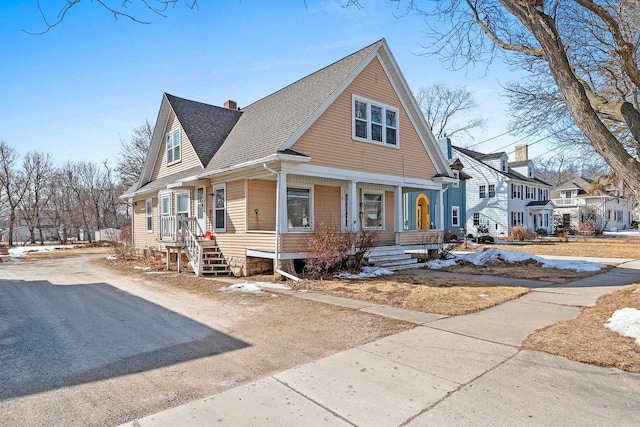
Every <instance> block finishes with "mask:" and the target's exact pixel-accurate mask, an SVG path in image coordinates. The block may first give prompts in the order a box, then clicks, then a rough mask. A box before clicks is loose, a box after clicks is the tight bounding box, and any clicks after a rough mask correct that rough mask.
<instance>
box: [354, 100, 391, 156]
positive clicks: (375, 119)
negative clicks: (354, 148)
mask: <svg viewBox="0 0 640 427" xmlns="http://www.w3.org/2000/svg"><path fill="white" fill-rule="evenodd" d="M398 116H399V110H398V109H397V108H395V107H391V106H389V105H385V104H382V103H379V102H376V101H372V100H370V99H366V98H362V97H357V96H353V139H358V140H363V141H367V142H373V143H376V144H385V145H390V146H393V147H397V146H398V118H399V117H398Z"/></svg>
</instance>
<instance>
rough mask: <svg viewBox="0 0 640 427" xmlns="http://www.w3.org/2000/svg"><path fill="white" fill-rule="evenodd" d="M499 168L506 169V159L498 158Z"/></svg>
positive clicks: (503, 170) (504, 170)
mask: <svg viewBox="0 0 640 427" xmlns="http://www.w3.org/2000/svg"><path fill="white" fill-rule="evenodd" d="M500 170H501V171H502V172H506V171H507V161H506V160H505V159H500Z"/></svg>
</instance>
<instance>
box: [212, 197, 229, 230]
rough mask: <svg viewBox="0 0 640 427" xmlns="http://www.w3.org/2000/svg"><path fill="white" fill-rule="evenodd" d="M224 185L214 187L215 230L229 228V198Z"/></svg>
mask: <svg viewBox="0 0 640 427" xmlns="http://www.w3.org/2000/svg"><path fill="white" fill-rule="evenodd" d="M225 190H226V189H225V187H224V186H220V187H214V189H213V227H214V229H215V231H218V232H220V231H226V229H227V212H226V210H227V199H226V191H225Z"/></svg>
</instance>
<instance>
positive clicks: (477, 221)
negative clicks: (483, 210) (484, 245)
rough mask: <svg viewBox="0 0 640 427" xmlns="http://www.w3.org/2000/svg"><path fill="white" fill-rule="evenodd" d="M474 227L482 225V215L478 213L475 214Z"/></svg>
mask: <svg viewBox="0 0 640 427" xmlns="http://www.w3.org/2000/svg"><path fill="white" fill-rule="evenodd" d="M473 225H480V213H479V212H476V213H474V214H473Z"/></svg>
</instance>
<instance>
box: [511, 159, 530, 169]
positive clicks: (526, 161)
mask: <svg viewBox="0 0 640 427" xmlns="http://www.w3.org/2000/svg"><path fill="white" fill-rule="evenodd" d="M529 163H531V160H521V161H519V162H509V166H510V167H512V168H517V167H519V166H528V165H529Z"/></svg>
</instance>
